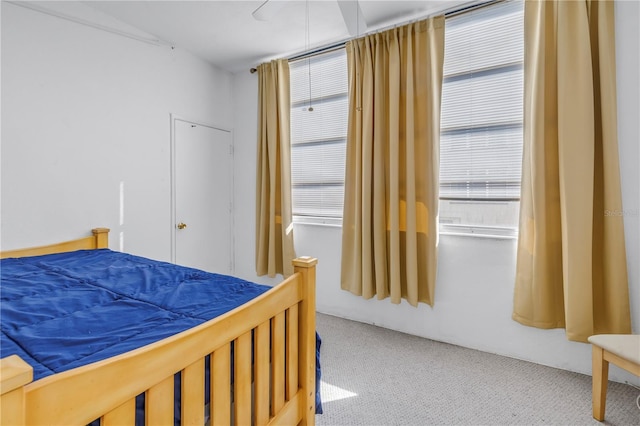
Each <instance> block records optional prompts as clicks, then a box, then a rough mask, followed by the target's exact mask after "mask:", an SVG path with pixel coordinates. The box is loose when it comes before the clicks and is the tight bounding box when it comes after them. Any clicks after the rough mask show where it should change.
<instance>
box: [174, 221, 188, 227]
mask: <svg viewBox="0 0 640 426" xmlns="http://www.w3.org/2000/svg"><path fill="white" fill-rule="evenodd" d="M176 227H177V228H178V229H184V228H186V227H187V224H186V223H182V222H180V223H179V224H178V225H176Z"/></svg>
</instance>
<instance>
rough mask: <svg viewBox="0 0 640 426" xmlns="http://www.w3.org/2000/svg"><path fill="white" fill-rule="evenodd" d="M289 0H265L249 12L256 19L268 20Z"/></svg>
mask: <svg viewBox="0 0 640 426" xmlns="http://www.w3.org/2000/svg"><path fill="white" fill-rule="evenodd" d="M287 1H289V0H280V1H278V0H265V2H264V3H262V4H261V5H260V6H258V8H257V9H256V10H254V11H253V12H251V15H253V18H254V19H256V20H258V21H269V20H271V19H272V18H273V17H274V16H276V14H277V13H278V12H279V11H280V9H282V7H283V6H284V5H285V3H286V2H287Z"/></svg>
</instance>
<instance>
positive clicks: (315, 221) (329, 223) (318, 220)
mask: <svg viewBox="0 0 640 426" xmlns="http://www.w3.org/2000/svg"><path fill="white" fill-rule="evenodd" d="M293 224H294V225H311V226H326V227H330V228H342V218H336V217H316V216H294V217H293Z"/></svg>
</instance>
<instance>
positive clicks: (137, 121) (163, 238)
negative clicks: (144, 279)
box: [1, 2, 233, 260]
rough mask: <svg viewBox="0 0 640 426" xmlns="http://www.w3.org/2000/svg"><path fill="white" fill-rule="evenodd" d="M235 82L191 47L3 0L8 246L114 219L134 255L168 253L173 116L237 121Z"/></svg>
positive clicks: (68, 9) (86, 14)
mask: <svg viewBox="0 0 640 426" xmlns="http://www.w3.org/2000/svg"><path fill="white" fill-rule="evenodd" d="M45 6H46V7H58V8H61V7H64V9H61V10H62V11H63V12H64V13H67V14H71V15H70V16H74V17H79V18H81V19H85V20H89V21H91V22H93V23H96V24H99V25H104V26H108V27H112V28H115V29H118V30H125V31H129V32H132V33H134V34H136V35H138V34H140V33H139V31H137V30H135V29H132V28H128V27H126V26H125V25H124V24H121V23H118V22H117V21H115V20H113V19H111V18H108V17H107V16H105V15H102V14H101V13H100V12H97V11H95V10H93V9H90V8H88V7H86V6H84V5H82V4H81V3H80V2H73V3H70V2H68V3H56V4H51V3H47V4H45ZM142 35H143V36H145V35H144V34H142ZM146 37H148V35H146ZM232 82H233V77H232V75H231V74H230V73H227V72H226V71H222V70H220V69H217V68H215V67H213V66H211V65H210V64H208V63H206V62H205V61H203V60H201V59H199V58H197V57H195V56H194V55H192V54H190V53H188V52H186V51H183V50H180V49H171V48H170V47H169V46H157V45H152V44H148V43H144V42H141V41H137V40H134V39H131V38H127V37H123V36H121V35H117V34H113V33H110V32H106V31H102V30H99V29H96V28H92V27H90V26H87V25H82V24H79V23H77V22H73V21H70V20H66V19H60V18H58V17H54V16H51V15H47V14H43V13H40V12H37V11H33V10H29V9H26V8H23V7H19V6H16V5H13V4H9V3H6V2H2V210H1V212H2V215H1V221H2V239H1V242H2V249H11V248H16V247H25V246H31V245H38V244H44V243H50V242H55V241H60V240H62V239H65V238H72V237H73V236H78V237H80V236H83V235H84V234H85V233H86V232H88V230H89V229H90V228H91V227H95V226H106V227H109V228H111V229H112V236H111V244H110V246H111V248H113V249H119V247H120V245H119V235H120V233H121V232H122V233H124V249H125V250H127V251H128V252H131V253H136V254H140V255H144V256H148V257H152V258H157V259H161V260H169V259H170V235H171V234H170V232H171V229H172V224H171V215H170V207H171V206H170V119H169V115H170V113H175V114H178V115H180V116H182V117H183V118H186V119H191V120H196V121H200V122H204V123H210V124H215V125H218V126H221V127H224V128H231V127H232V126H233V111H232V109H231V108H229V105H230V104H232V103H233V98H232ZM80 176H82V177H80ZM121 183H124V184H123V185H124V223H123V225H121V224H120V187H121Z"/></svg>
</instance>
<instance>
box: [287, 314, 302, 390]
mask: <svg viewBox="0 0 640 426" xmlns="http://www.w3.org/2000/svg"><path fill="white" fill-rule="evenodd" d="M286 319H287V321H286V322H287V337H286V351H287V354H286V355H287V368H286V369H287V371H286V377H287V382H286V388H285V398H286V400H287V401H289V400H290V399H291V398H293V395H295V394H296V392H298V321H299V318H298V305H293V306H292V307H290V308H289V309H287V312H286Z"/></svg>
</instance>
